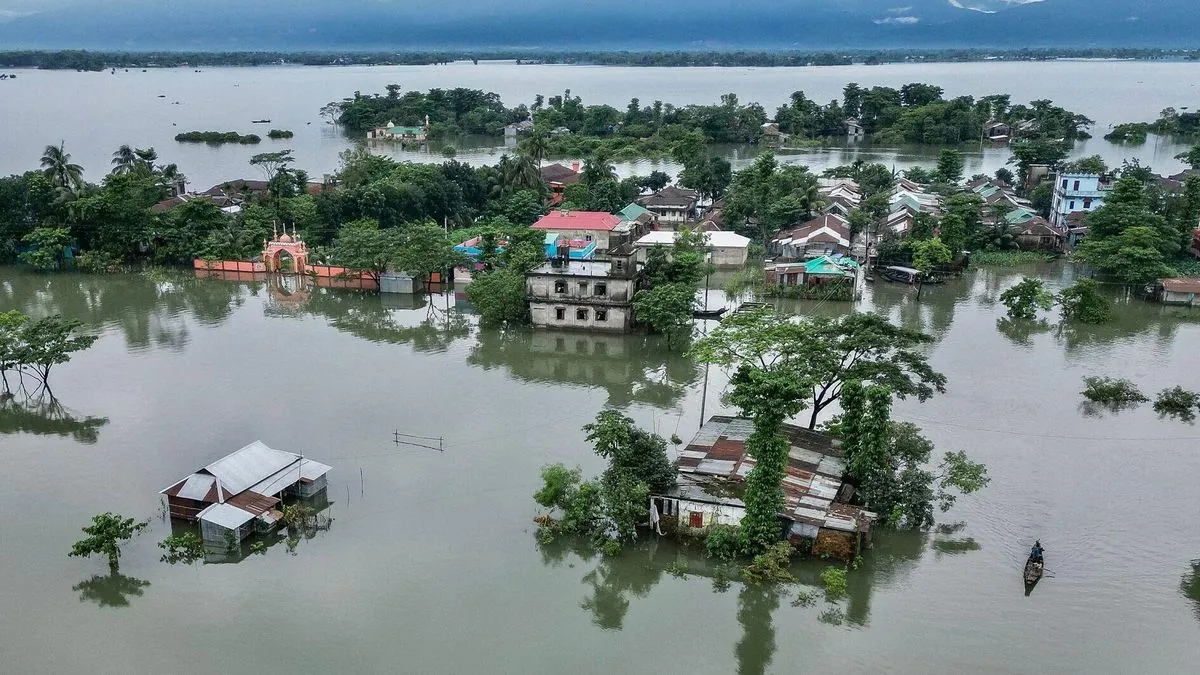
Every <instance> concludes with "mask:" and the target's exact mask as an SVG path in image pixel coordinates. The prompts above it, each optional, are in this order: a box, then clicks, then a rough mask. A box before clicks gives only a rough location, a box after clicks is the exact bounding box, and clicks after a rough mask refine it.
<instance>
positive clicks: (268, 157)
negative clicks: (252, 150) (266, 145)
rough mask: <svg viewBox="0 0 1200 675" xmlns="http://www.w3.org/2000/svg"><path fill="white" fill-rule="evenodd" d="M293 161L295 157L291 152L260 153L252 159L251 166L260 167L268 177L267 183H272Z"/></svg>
mask: <svg viewBox="0 0 1200 675" xmlns="http://www.w3.org/2000/svg"><path fill="white" fill-rule="evenodd" d="M293 161H295V157H293V156H292V151H291V150H279V151H276V152H260V153H258V154H256V155H254V156H252V157H251V158H250V166H256V167H258V168H259V170H261V171H262V172H263V174H264V175H266V177H267V183H270V182H272V181H273V180H275V176H276V175H277V174H278V173H279V172H280V171H286V170H287V168H288V166H289V165H290V164H291V163H292V162H293Z"/></svg>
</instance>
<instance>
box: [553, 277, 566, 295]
mask: <svg viewBox="0 0 1200 675" xmlns="http://www.w3.org/2000/svg"><path fill="white" fill-rule="evenodd" d="M554 292H555V293H566V292H567V282H565V281H563V280H561V279H559V280H558V281H555V282H554Z"/></svg>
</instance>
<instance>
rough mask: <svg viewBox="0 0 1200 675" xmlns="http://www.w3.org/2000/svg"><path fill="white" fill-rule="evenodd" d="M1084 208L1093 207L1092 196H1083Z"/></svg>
mask: <svg viewBox="0 0 1200 675" xmlns="http://www.w3.org/2000/svg"><path fill="white" fill-rule="evenodd" d="M1083 208H1085V209H1090V208H1092V198H1091V197H1084V198H1083Z"/></svg>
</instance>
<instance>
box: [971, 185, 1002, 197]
mask: <svg viewBox="0 0 1200 675" xmlns="http://www.w3.org/2000/svg"><path fill="white" fill-rule="evenodd" d="M999 191H1000V188H998V187H996V186H995V185H982V186H980V187H979V188H978V189H976V190H975V194H977V195H979V196H980V197H984V198H986V197H991V196H992V195H994V194H996V193H997V192H999Z"/></svg>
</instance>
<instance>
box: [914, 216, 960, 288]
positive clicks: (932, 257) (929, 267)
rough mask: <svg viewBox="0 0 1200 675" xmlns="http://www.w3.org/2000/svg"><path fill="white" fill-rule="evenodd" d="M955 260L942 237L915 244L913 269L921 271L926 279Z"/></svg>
mask: <svg viewBox="0 0 1200 675" xmlns="http://www.w3.org/2000/svg"><path fill="white" fill-rule="evenodd" d="M949 217H950V216H947V218H949ZM953 259H954V255H953V254H952V253H951V252H950V248H949V247H947V246H946V244H944V243H943V242H942V240H941V238H940V237H934V238H932V239H926V240H925V241H916V242H913V267H915V268H917V269H918V270H921V274H922V276H924V277H928V276H929V275H930V274H933V272H934V271H935V270H938V269H941V268H942V266H943V265H947V264H949V263H950V261H951V260H953Z"/></svg>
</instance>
